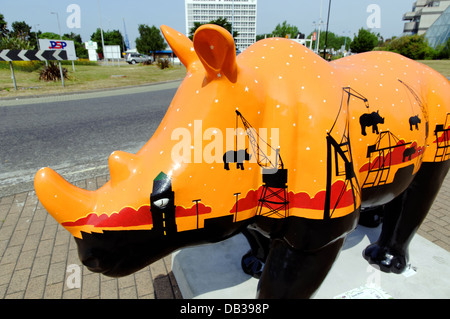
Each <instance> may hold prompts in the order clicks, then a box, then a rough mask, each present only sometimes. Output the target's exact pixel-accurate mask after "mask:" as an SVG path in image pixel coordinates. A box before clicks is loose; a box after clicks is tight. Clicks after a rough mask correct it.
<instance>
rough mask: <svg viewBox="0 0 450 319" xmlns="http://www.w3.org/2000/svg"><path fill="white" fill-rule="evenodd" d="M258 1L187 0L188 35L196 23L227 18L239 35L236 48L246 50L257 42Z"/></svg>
mask: <svg viewBox="0 0 450 319" xmlns="http://www.w3.org/2000/svg"><path fill="white" fill-rule="evenodd" d="M257 2H258V1H257V0H185V8H186V35H189V32H190V30H191V28H192V27H193V26H194V22H200V23H208V22H210V21H212V20H216V19H218V18H226V19H227V20H228V22H231V23H232V25H233V31H237V32H238V33H239V34H238V36H237V38H236V47H237V49H239V50H241V51H242V50H245V49H246V48H247V47H249V46H250V45H251V44H253V43H255V41H256V9H257Z"/></svg>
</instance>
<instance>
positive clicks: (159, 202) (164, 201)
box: [153, 198, 169, 208]
mask: <svg viewBox="0 0 450 319" xmlns="http://www.w3.org/2000/svg"><path fill="white" fill-rule="evenodd" d="M168 203H169V199H168V198H161V199H158V200H155V201H154V202H153V205H155V206H157V207H159V208H164V207H166V206H167V204H168Z"/></svg>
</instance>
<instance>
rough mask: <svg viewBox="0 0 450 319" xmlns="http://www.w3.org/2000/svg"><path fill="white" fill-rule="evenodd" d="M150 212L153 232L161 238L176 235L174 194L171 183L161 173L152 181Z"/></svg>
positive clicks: (167, 177) (168, 178)
mask: <svg viewBox="0 0 450 319" xmlns="http://www.w3.org/2000/svg"><path fill="white" fill-rule="evenodd" d="M150 203H151V208H150V211H151V213H152V219H153V231H154V232H155V233H158V234H159V235H161V236H172V235H175V234H176V233H177V224H176V221H175V193H174V192H173V191H172V181H171V179H170V177H169V176H167V175H166V174H164V173H163V172H161V173H159V174H158V176H157V177H156V178H155V179H154V180H153V190H152V193H151V194H150Z"/></svg>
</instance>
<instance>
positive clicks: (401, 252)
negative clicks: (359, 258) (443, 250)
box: [363, 161, 450, 274]
mask: <svg viewBox="0 0 450 319" xmlns="http://www.w3.org/2000/svg"><path fill="white" fill-rule="evenodd" d="M449 168H450V161H446V162H440V163H422V166H421V168H420V170H419V171H418V172H417V174H416V176H415V177H414V179H413V181H412V182H411V184H410V185H409V187H408V188H407V189H406V190H405V191H404V192H403V193H402V194H400V195H399V196H397V197H396V198H395V199H394V200H392V201H391V202H390V203H388V204H386V205H385V206H384V213H383V226H382V230H381V234H380V237H379V238H378V240H377V241H376V242H375V243H373V244H371V245H369V246H368V247H366V249H365V250H364V252H363V257H364V258H365V259H366V260H367V261H368V262H369V263H370V264H375V265H377V266H378V267H379V269H380V270H381V271H384V272H393V273H397V274H399V273H401V272H403V270H404V269H405V268H406V266H407V263H408V245H409V243H410V241H411V239H412V238H413V236H414V234H415V233H416V231H417V229H418V228H419V226H420V224H421V223H422V221H423V220H424V219H425V217H426V215H427V213H428V211H429V209H430V208H431V205H432V204H433V201H434V199H435V197H436V195H437V194H438V192H439V189H440V187H441V184H442V182H443V181H444V179H445V176H446V175H447V172H448V170H449Z"/></svg>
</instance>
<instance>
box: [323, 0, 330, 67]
mask: <svg viewBox="0 0 450 319" xmlns="http://www.w3.org/2000/svg"><path fill="white" fill-rule="evenodd" d="M330 9H331V0H330V1H329V3H328V18H327V31H326V32H325V48H324V50H323V58H324V59H325V58H326V54H327V41H328V24H329V22H330Z"/></svg>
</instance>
